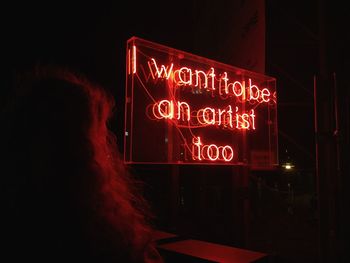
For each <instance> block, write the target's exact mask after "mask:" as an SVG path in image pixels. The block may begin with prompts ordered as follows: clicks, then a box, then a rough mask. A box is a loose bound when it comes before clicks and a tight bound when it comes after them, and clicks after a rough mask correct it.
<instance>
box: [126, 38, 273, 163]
mask: <svg viewBox="0 0 350 263" xmlns="http://www.w3.org/2000/svg"><path fill="white" fill-rule="evenodd" d="M126 74H127V76H126V102H125V141H124V142H125V147H124V149H125V150H124V160H125V162H126V163H168V164H225V165H250V166H252V168H254V167H255V168H271V167H273V166H274V165H275V164H277V162H278V160H277V158H278V156H277V95H276V80H275V79H274V78H272V77H269V76H265V75H262V74H258V73H254V72H250V71H247V70H244V69H240V68H236V67H233V66H229V65H225V64H222V63H219V62H216V61H213V60H209V59H206V58H202V57H198V56H195V55H192V54H189V53H186V52H183V51H179V50H175V49H172V48H169V47H165V46H162V45H159V44H155V43H152V42H149V41H146V40H143V39H140V38H136V37H133V38H131V39H129V40H128V43H127V57H126ZM257 156H260V157H261V156H263V161H261V160H262V159H261V158H260V159H259V158H257Z"/></svg>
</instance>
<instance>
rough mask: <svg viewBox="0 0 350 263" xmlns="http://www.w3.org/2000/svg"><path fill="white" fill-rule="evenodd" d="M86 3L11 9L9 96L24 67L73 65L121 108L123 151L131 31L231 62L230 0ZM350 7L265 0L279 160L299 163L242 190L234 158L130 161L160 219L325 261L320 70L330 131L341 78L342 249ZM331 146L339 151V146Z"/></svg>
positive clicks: (6, 17) (174, 226) (193, 231)
mask: <svg viewBox="0 0 350 263" xmlns="http://www.w3.org/2000/svg"><path fill="white" fill-rule="evenodd" d="M89 2H90V1H86V2H82V1H77V2H73V1H72V2H66V3H65V2H64V1H58V2H52V3H51V2H49V1H47V2H42V3H37V2H33V1H29V2H28V3H12V4H11V5H8V6H6V7H4V8H3V10H2V11H3V12H2V13H3V15H2V17H1V20H2V28H3V30H2V32H1V36H2V37H1V39H2V43H3V44H4V47H3V48H2V54H3V61H2V64H3V65H5V68H6V78H4V79H3V81H2V83H3V85H2V86H3V87H2V93H1V101H0V102H1V103H2V102H4V101H5V100H6V98H7V96H8V94H9V93H10V90H11V88H12V86H13V84H14V83H15V81H16V77H17V75H18V74H21V73H22V72H25V71H26V70H28V69H30V68H31V67H33V66H34V65H36V64H53V65H61V66H64V67H67V68H70V69H73V70H75V71H77V72H80V73H82V74H84V75H86V76H87V77H88V79H90V80H92V81H93V82H96V83H98V84H100V85H102V86H103V87H105V88H106V89H107V90H109V91H110V92H111V93H112V94H113V96H114V97H115V100H116V105H117V113H116V116H115V118H116V119H115V122H114V123H112V127H111V128H112V130H113V131H114V132H115V133H116V135H117V138H118V142H119V144H118V146H119V150H120V151H121V152H122V150H123V145H122V142H123V137H122V136H123V125H124V89H125V84H124V83H125V48H126V41H127V39H129V38H130V37H132V36H138V37H141V38H145V39H147V40H150V41H153V42H157V43H160V44H164V45H167V46H170V47H173V48H176V49H180V50H184V51H187V52H190V53H193V54H196V55H199V56H203V57H208V58H210V59H214V60H218V61H221V62H224V63H227V64H231V65H235V62H234V61H230V60H229V57H230V56H227V54H226V53H225V51H223V50H220V41H224V40H225V39H226V38H229V37H230V36H229V35H227V34H226V32H227V31H228V28H229V26H230V25H229V24H228V23H227V20H228V19H227V17H229V16H230V15H231V11H230V6H231V5H230V1H196V0H193V1H176V2H169V3H168V2H164V1H140V3H138V2H134V1H125V2H123V3H121V2H120V1H114V3H112V1H111V2H109V3H102V2H100V1H98V2H97V1H95V2H91V3H89ZM239 2H241V4H244V2H245V1H244V0H240V1H239ZM347 11H348V9H347V8H345V7H344V6H342V5H340V3H338V2H337V1H316V0H311V1H299V0H298V1H267V2H266V74H267V75H270V76H273V77H275V78H276V79H277V90H278V100H279V101H278V122H279V130H280V132H279V153H280V162H281V164H283V163H284V162H286V161H290V162H292V163H293V164H294V165H295V170H293V172H289V173H288V172H286V171H284V170H283V169H281V170H278V171H274V172H269V173H268V172H265V173H262V172H256V173H252V174H251V180H250V184H249V185H250V186H249V190H247V189H243V190H242V189H241V188H240V187H238V188H237V184H238V185H239V182H238V183H237V182H236V181H235V179H232V178H231V177H230V174H231V173H233V172H234V171H233V170H232V168H228V167H226V168H225V167H215V166H213V167H210V168H208V167H196V168H193V167H192V168H191V167H179V168H174V167H169V166H158V167H145V166H139V167H131V170H132V171H133V172H134V173H135V174H137V176H139V177H141V178H142V179H143V180H144V181H145V183H146V187H145V196H146V197H147V198H148V199H149V201H150V203H151V205H152V206H153V210H154V212H155V214H156V216H157V219H156V221H155V226H156V227H159V228H162V229H164V230H168V231H174V232H177V233H181V234H184V235H189V236H193V237H195V238H199V239H203V240H208V241H212V242H218V243H223V244H230V245H235V246H240V247H245V248H249V249H252V250H258V251H262V252H267V253H271V254H273V255H275V256H276V258H277V259H279V260H280V261H281V262H317V260H318V254H319V251H318V248H319V241H320V240H323V239H324V238H323V237H322V236H323V234H322V233H323V232H327V233H328V230H329V226H328V225H327V226H324V228H325V229H323V228H322V227H321V230H320V229H318V223H319V214H318V212H319V211H318V210H317V209H316V208H315V207H314V206H313V201H314V199H315V198H316V200H317V196H319V195H326V196H328V195H327V194H326V192H327V190H325V189H323V190H322V191H321V193H317V185H318V184H317V182H318V180H317V176H316V175H317V174H316V169H315V167H316V166H315V160H316V155H315V142H316V139H315V138H316V137H315V135H314V134H315V133H314V103H313V102H314V77H315V76H316V78H317V81H318V82H317V83H318V87H319V89H320V91H319V93H320V94H321V95H322V98H321V99H320V103H321V104H324V105H327V107H326V108H325V110H324V112H323V114H322V115H323V117H324V119H327V122H325V121H322V120H321V121H320V122H321V124H323V126H324V127H325V128H324V131H325V132H326V133H327V132H328V133H331V132H332V131H333V129H334V110H333V108H334V107H333V106H334V97H335V96H334V94H333V93H332V90H333V89H334V83H335V82H334V80H335V78H334V76H336V80H337V88H338V96H337V97H338V98H339V104H340V110H339V112H341V117H340V121H341V127H343V133H342V137H341V140H342V142H343V144H342V145H343V146H342V147H343V148H342V150H341V154H342V157H341V158H340V159H341V163H342V174H343V177H342V178H343V179H341V182H340V181H338V184H337V187H338V188H337V190H336V191H335V190H333V192H331V194H330V196H333V197H334V196H335V197H334V198H335V204H337V205H336V207H337V208H336V209H335V210H336V211H337V212H334V214H333V212H329V215H330V217H331V218H333V217H334V218H335V219H334V221H335V223H334V225H335V226H336V229H335V230H334V229H333V230H334V231H335V233H336V234H335V235H336V237H337V240H341V242H340V247H343V244H344V242H343V241H345V238H346V235H347V234H346V233H347V232H346V230H348V229H346V228H345V227H344V225H345V222H346V216H345V212H344V210H345V209H344V208H345V207H346V204H348V203H347V202H346V200H348V197H347V195H346V194H345V186H346V185H347V183H348V179H346V178H345V176H344V175H346V173H347V172H348V164H347V162H346V160H345V158H346V156H347V153H348V145H349V135H348V134H349V133H348V125H349V122H348V119H349V115H346V114H348V112H349V111H348V107H349V104H348V102H349V100H348V98H349V81H348V79H347V74H348V72H347V70H348V69H349V68H350V67H349V66H350V65H349V59H350V55H349V48H348V45H349V33H348V32H349V29H348V25H349V22H348V18H347V15H348V14H347ZM198 30H205V31H206V34H207V39H206V41H205V42H203V41H201V42H199V41H198V39H197V37H198ZM332 94H333V95H332ZM323 102H325V103H323ZM332 143H333V144H334V141H332ZM327 151H328V153H329V154H332V153H335V148H334V147H333V148H332V147H331V148H328V150H327ZM324 158H325V159H324V160H327V158H326V157H324ZM332 165H333V164H332ZM332 165H331V164H330V167H333V166H332ZM333 168H334V167H333ZM333 171H334V169H333ZM174 173H175V174H179V175H180V176H179V177H178V178H177V181H176V182H174V181H172V180H173V179H172V178H173V177H171V174H174ZM329 174H330V173H328V174H326V175H325V177H327V176H328V177H330V176H329ZM328 177H327V178H328ZM259 178H262V179H259ZM259 180H260V182H259ZM321 181H322V180H321ZM173 185H176V186H177V187H178V188H177V197H178V198H180V199H179V200H180V201H179V202H178V201H176V200H175V205H176V206H177V208H175V209H174V200H172V198H173V197H172V196H171V195H169V194H168V195H166V194H165V193H166V192H167V191H168V190H169V189H172V187H173ZM276 185H277V186H276ZM259 189H260V190H259ZM261 189H262V190H261ZM292 190H293V197H292V194H291V191H292ZM233 191H234V192H235V194H234V195H233V196H232V192H233ZM170 192H171V191H170ZM323 192H325V193H324V194H323ZM327 193H328V192H327ZM247 196H249V198H248V199H249V201H250V205H251V209H250V213H249V216H245V217H244V218H242V217H240V216H239V215H240V214H241V213H242V211H243V210H244V208H242V204H241V203H240V202H241V201H242V200H246V199H247ZM313 198H314V199H313ZM181 200H182V201H181ZM237 200H238V201H237ZM291 200H292V201H291ZM177 202H178V203H177ZM242 202H243V201H242ZM291 202H292V204H291ZM290 207H292V208H293V209H294V210H293V209H292V210H290ZM244 211H245V210H244ZM291 211H292V212H291ZM335 214H337V216H336V215H335ZM339 214H340V216H339ZM199 222H201V223H199ZM232 225H234V226H232ZM320 233H321V234H320ZM338 233H339V235H338ZM233 236H234V237H233ZM325 242H326V241H325ZM321 243H322V242H321ZM326 243H327V242H326ZM339 250H340V252H339V251H338V252H334V253H335V254H336V255H341V256H339V257H338V259H339V260H341V259H343V258H344V255H345V252H344V251H345V250H344V249H339ZM337 253H338V254H337ZM339 262H341V261H339Z"/></svg>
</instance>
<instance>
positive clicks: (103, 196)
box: [1, 67, 162, 262]
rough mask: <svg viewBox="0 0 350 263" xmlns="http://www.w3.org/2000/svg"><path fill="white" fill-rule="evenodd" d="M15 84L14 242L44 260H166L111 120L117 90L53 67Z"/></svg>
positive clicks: (9, 112) (11, 117) (9, 132)
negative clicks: (109, 91) (111, 92)
mask: <svg viewBox="0 0 350 263" xmlns="http://www.w3.org/2000/svg"><path fill="white" fill-rule="evenodd" d="M17 86H18V87H19V88H18V89H17V90H16V95H15V99H14V100H12V102H11V103H10V104H9V105H8V107H6V108H5V110H4V112H3V113H4V114H3V120H2V123H5V128H4V129H3V131H2V132H3V133H4V134H3V135H2V136H1V137H2V139H3V141H4V144H3V145H4V147H3V149H2V150H4V153H5V154H6V158H5V159H4V164H3V167H4V166H6V167H7V169H6V180H5V182H6V187H7V189H6V194H5V198H6V199H7V205H6V209H5V210H6V218H7V219H8V220H7V221H6V222H7V223H6V224H7V226H5V227H6V228H7V233H10V234H9V235H7V239H8V240H7V243H8V244H10V245H9V246H10V247H12V248H13V247H16V248H21V249H24V250H25V251H26V257H32V258H35V259H36V260H39V259H41V260H43V261H52V260H54V259H57V260H58V259H59V260H62V259H66V258H67V257H68V256H69V258H70V259H73V258H76V259H78V260H79V261H83V260H84V259H87V260H89V262H93V261H96V262H97V261H98V262H107V261H116V262H153V261H154V262H161V261H162V260H161V258H160V256H159V254H158V253H157V251H156V249H155V248H154V246H153V244H152V239H151V234H152V228H151V226H150V224H149V223H148V222H149V219H150V213H149V212H148V211H149V208H148V205H147V202H145V200H144V199H143V198H142V196H141V195H140V194H139V190H140V189H139V187H138V185H139V184H138V183H137V182H136V181H134V179H132V177H131V176H130V174H128V173H127V170H126V169H125V168H124V165H123V163H122V161H121V158H120V156H119V153H118V151H117V145H116V139H115V136H114V134H113V133H112V132H111V131H110V130H109V129H108V127H107V125H108V121H109V120H110V118H111V117H112V116H113V110H114V100H113V97H112V96H110V95H109V94H107V93H106V91H105V90H104V89H103V88H101V87H99V86H97V85H95V84H91V83H90V82H89V81H87V80H86V79H85V78H83V77H81V76H78V75H77V74H73V73H71V72H69V71H66V70H62V69H57V68H49V67H46V68H36V70H35V71H34V73H33V72H31V73H30V74H28V75H26V76H25V77H24V78H23V77H22V78H21V80H20V81H19V83H18V85H17ZM13 256H15V255H13ZM59 260H58V261H59Z"/></svg>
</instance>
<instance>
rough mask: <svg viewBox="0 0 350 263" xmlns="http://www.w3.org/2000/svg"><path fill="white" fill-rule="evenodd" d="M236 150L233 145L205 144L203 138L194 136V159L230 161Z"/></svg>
mask: <svg viewBox="0 0 350 263" xmlns="http://www.w3.org/2000/svg"><path fill="white" fill-rule="evenodd" d="M233 156H234V152H233V149H232V147H231V146H229V145H225V146H217V145H216V144H210V145H205V144H203V143H202V142H201V138H200V137H199V136H198V137H194V138H193V139H192V159H193V160H198V161H202V160H207V161H212V162H214V161H225V162H230V161H231V160H232V159H233Z"/></svg>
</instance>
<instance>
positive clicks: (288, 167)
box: [282, 163, 294, 170]
mask: <svg viewBox="0 0 350 263" xmlns="http://www.w3.org/2000/svg"><path fill="white" fill-rule="evenodd" d="M282 167H283V168H284V169H285V170H292V169H293V167H294V165H293V164H291V163H285V164H283V165H282Z"/></svg>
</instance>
